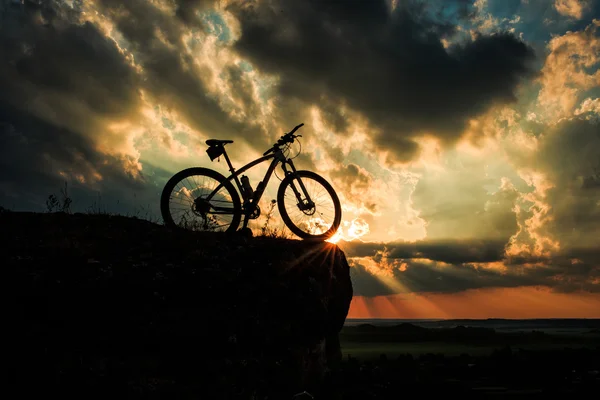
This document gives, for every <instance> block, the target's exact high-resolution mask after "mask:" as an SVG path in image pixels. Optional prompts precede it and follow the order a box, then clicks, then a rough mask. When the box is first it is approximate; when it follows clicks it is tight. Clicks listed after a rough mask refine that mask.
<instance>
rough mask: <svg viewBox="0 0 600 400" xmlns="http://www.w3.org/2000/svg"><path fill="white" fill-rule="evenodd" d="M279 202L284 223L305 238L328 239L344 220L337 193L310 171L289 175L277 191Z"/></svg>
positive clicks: (321, 178) (320, 177)
mask: <svg viewBox="0 0 600 400" xmlns="http://www.w3.org/2000/svg"><path fill="white" fill-rule="evenodd" d="M303 187H304V188H305V189H306V193H305V192H304V189H303ZM307 195H308V196H307ZM277 203H278V207H279V213H280V214H281V218H282V219H283V222H284V223H285V224H286V226H287V227H288V228H289V229H290V230H291V231H292V232H293V233H294V234H296V235H297V236H299V237H301V238H302V239H317V240H326V239H329V238H330V237H331V236H333V235H334V234H335V233H336V232H337V230H338V228H339V226H340V222H341V221H342V207H341V205H340V200H339V198H338V196H337V194H336V193H335V190H333V187H331V185H330V184H329V182H327V181H326V180H325V179H324V178H323V177H322V176H320V175H317V174H315V173H314V172H311V171H296V172H295V173H291V174H289V175H287V176H286V177H285V178H284V179H283V180H282V181H281V185H280V186H279V190H278V191H277Z"/></svg>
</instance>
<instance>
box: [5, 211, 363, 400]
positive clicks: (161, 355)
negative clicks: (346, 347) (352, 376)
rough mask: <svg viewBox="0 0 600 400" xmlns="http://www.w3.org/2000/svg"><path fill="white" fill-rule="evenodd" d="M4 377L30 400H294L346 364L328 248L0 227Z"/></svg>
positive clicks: (336, 266)
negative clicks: (63, 399) (38, 398)
mask: <svg viewBox="0 0 600 400" xmlns="http://www.w3.org/2000/svg"><path fill="white" fill-rule="evenodd" d="M0 226H1V227H2V229H1V234H0V235H1V236H0V243H2V246H3V249H2V252H1V259H0V263H1V264H2V266H3V272H4V276H3V278H4V279H3V281H4V282H5V283H7V288H6V291H5V292H6V294H7V299H8V300H9V302H8V314H7V316H6V318H5V320H4V322H5V324H3V325H4V326H5V330H6V331H8V332H9V339H8V341H7V342H6V343H9V350H10V351H9V354H8V357H7V358H6V359H5V360H9V361H8V365H9V376H10V380H11V382H12V383H13V384H16V385H17V387H18V388H19V391H20V392H22V393H25V392H27V394H28V395H32V394H37V395H43V396H44V397H47V396H48V395H53V396H54V395H60V396H64V395H75V396H77V397H78V398H90V397H95V398H106V397H108V396H114V395H119V396H125V397H130V398H131V397H133V398H148V397H151V398H159V397H160V398H164V397H165V396H166V397H168V398H215V399H230V398H240V399H246V398H253V397H252V396H255V397H254V398H257V399H258V398H267V396H269V397H268V398H290V397H291V395H292V394H293V393H297V392H299V391H301V390H304V389H306V390H311V391H318V390H319V388H320V387H321V383H322V382H323V379H324V378H325V373H326V366H327V363H335V361H336V360H337V361H339V358H340V357H341V353H340V348H339V341H338V332H339V330H340V329H341V328H342V326H343V323H344V321H345V318H346V315H347V312H348V307H349V305H350V301H351V298H352V285H351V281H350V274H349V267H348V264H347V263H346V259H345V257H344V254H343V253H342V252H341V251H340V250H339V249H338V248H337V246H335V245H332V244H329V243H323V242H321V243H309V242H306V241H300V240H286V239H273V238H245V237H243V236H241V235H233V236H232V235H225V234H194V233H190V232H181V231H177V232H171V231H169V230H168V229H166V228H165V227H163V226H160V225H157V224H153V223H150V222H147V221H143V220H138V219H134V218H126V217H118V216H116V217H115V216H107V215H83V214H75V215H68V214H34V213H11V212H8V213H7V212H3V213H1V214H0Z"/></svg>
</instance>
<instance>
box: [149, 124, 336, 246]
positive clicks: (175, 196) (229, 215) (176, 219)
mask: <svg viewBox="0 0 600 400" xmlns="http://www.w3.org/2000/svg"><path fill="white" fill-rule="evenodd" d="M303 125H304V124H300V125H298V126H296V127H295V128H294V129H292V130H291V131H290V132H288V133H286V134H284V135H283V136H281V138H280V139H279V140H278V141H277V143H275V144H273V146H272V147H271V148H270V149H269V150H267V151H266V152H265V153H264V154H263V157H260V158H258V159H256V160H254V161H252V162H250V163H248V164H246V165H245V166H243V167H242V168H240V169H239V170H237V171H236V170H235V169H234V168H233V165H232V164H231V161H230V159H229V157H228V156H227V152H226V151H225V145H226V144H228V143H233V140H219V139H209V140H207V141H206V144H207V145H208V149H207V150H206V152H207V153H208V156H209V157H210V160H211V161H214V159H215V158H218V157H220V156H223V157H224V158H225V161H226V162H227V165H228V167H229V171H230V172H231V175H230V176H228V177H227V178H226V177H225V176H223V175H222V174H220V173H219V172H217V171H214V170H212V169H208V168H202V167H193V168H188V169H184V170H183V171H180V172H178V173H177V174H175V175H174V176H173V177H172V178H171V179H169V181H168V182H167V183H166V185H165V187H164V189H163V192H162V195H161V204H160V208H161V213H162V217H163V220H164V222H165V225H167V226H171V227H179V228H184V229H189V230H194V231H222V232H235V231H237V229H238V226H239V224H240V221H241V218H242V215H243V216H244V222H243V228H242V229H246V228H247V226H248V221H249V220H250V219H256V218H258V217H259V216H260V207H259V206H258V202H259V201H260V199H261V197H262V195H263V193H264V190H265V188H266V186H267V184H268V183H269V179H270V178H271V175H272V174H273V172H274V171H275V168H276V167H277V165H279V164H280V163H281V168H282V170H283V172H284V174H285V176H284V178H283V179H282V180H281V183H280V185H279V189H278V190H277V205H278V209H279V213H280V214H281V218H282V219H283V222H284V223H285V225H286V226H287V227H288V228H289V229H290V231H292V232H293V233H294V234H296V235H297V236H299V237H301V238H303V239H319V240H320V239H322V240H325V239H328V238H330V237H331V236H333V235H334V234H335V233H336V231H337V230H338V228H339V225H340V222H341V219H342V208H341V206H340V200H339V198H338V196H337V194H336V193H335V190H334V189H333V187H332V186H331V185H330V184H329V183H328V182H327V181H326V180H325V179H324V178H323V177H321V176H320V175H318V174H316V173H314V172H312V171H305V170H300V171H298V170H296V167H295V166H294V163H293V161H292V158H288V157H287V155H286V152H288V151H289V148H290V146H291V145H292V144H293V143H294V141H296V140H298V138H300V137H302V135H294V133H295V132H296V131H297V130H298V129H299V128H300V127H302V126H303ZM269 159H273V161H272V162H271V165H270V166H269V168H268V170H267V172H266V174H265V177H264V179H263V180H262V181H261V182H259V183H258V185H257V187H256V190H254V189H253V188H252V186H251V185H250V181H249V179H248V177H247V176H245V175H242V176H241V178H239V176H240V174H243V173H244V172H245V171H247V170H249V169H250V168H252V167H254V166H255V165H258V164H260V163H262V162H264V161H267V160H269ZM288 167H289V169H288ZM232 181H233V182H235V185H236V186H237V189H238V190H239V193H240V194H241V196H242V199H243V203H242V202H241V201H240V196H239V195H238V191H236V189H235V187H234V186H233V184H232ZM296 217H297V218H298V220H295V219H296Z"/></svg>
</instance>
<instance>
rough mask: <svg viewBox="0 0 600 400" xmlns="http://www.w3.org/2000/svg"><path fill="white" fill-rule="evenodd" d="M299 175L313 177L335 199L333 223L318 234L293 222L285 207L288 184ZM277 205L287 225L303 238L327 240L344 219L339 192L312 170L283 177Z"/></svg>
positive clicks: (278, 191)
mask: <svg viewBox="0 0 600 400" xmlns="http://www.w3.org/2000/svg"><path fill="white" fill-rule="evenodd" d="M297 177H300V178H302V177H306V178H310V179H313V180H314V181H316V182H318V183H319V184H320V185H321V186H323V188H324V189H325V190H326V191H327V193H328V194H329V195H330V196H331V200H332V201H333V206H334V210H335V215H334V219H333V223H332V225H331V227H330V228H329V229H328V230H327V231H325V232H323V233H320V234H318V235H313V234H311V233H310V232H306V231H304V230H302V229H301V228H300V227H298V226H297V225H296V224H295V223H293V222H292V220H291V218H290V216H289V213H288V210H287V209H286V208H285V201H284V197H285V191H286V189H287V186H288V185H289V184H290V183H291V182H292V181H293V180H294V179H296V178H297ZM277 205H278V208H279V214H280V215H281V218H282V219H283V222H284V223H285V225H286V226H287V227H288V228H289V229H290V231H292V232H293V233H294V234H295V235H297V236H299V237H300V238H302V239H312V240H327V239H329V238H330V237H332V236H333V235H335V233H336V232H337V230H338V229H339V227H340V223H341V221H342V206H341V204H340V199H339V198H338V195H337V193H336V192H335V190H334V189H333V187H332V186H331V185H330V184H329V182H327V181H326V180H325V178H323V177H322V176H320V175H318V174H316V173H314V172H312V171H296V172H295V173H291V174H289V175H287V176H286V177H285V178H283V180H282V181H281V184H280V185H279V189H278V190H277Z"/></svg>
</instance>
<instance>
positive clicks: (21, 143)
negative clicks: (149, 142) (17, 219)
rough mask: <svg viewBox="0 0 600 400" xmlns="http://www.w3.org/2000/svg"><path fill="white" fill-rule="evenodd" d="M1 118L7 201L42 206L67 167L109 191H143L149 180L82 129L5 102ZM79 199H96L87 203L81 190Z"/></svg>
mask: <svg viewBox="0 0 600 400" xmlns="http://www.w3.org/2000/svg"><path fill="white" fill-rule="evenodd" d="M0 121H2V122H0V199H1V200H2V202H1V204H2V205H4V206H7V207H10V208H14V209H16V210H35V211H41V210H40V207H43V206H44V201H45V200H46V198H47V196H48V195H49V194H52V193H55V192H57V190H58V189H60V188H61V187H62V186H63V185H64V182H65V177H63V176H61V175H60V173H61V172H62V173H63V174H65V175H69V176H79V177H82V178H83V179H84V180H85V181H86V183H87V187H88V189H90V188H91V189H95V190H97V191H99V192H103V193H106V192H107V189H108V190H110V189H112V188H113V187H127V188H128V190H130V191H138V192H142V191H143V190H144V187H145V186H146V184H147V183H148V182H146V181H145V180H144V179H140V178H139V177H134V176H132V175H131V174H129V173H128V172H127V171H125V170H124V162H127V160H124V159H122V158H119V157H116V156H111V155H106V154H101V153H99V152H98V151H97V150H96V149H95V145H94V143H93V142H91V141H90V140H89V139H88V138H86V137H85V136H82V135H81V134H79V133H77V132H73V131H71V130H69V129H67V128H62V127H59V126H56V125H53V124H50V123H48V122H46V121H44V120H42V119H39V118H37V117H35V116H33V115H31V114H28V113H24V112H21V111H19V110H18V109H16V108H14V107H11V106H8V105H7V104H6V103H1V102H0ZM98 178H101V179H99V180H98ZM106 183H108V187H107V186H106ZM76 186H77V184H76ZM78 186H83V185H78ZM71 187H73V185H71ZM71 194H72V193H71ZM73 200H74V201H76V202H77V203H76V204H74V206H78V208H80V207H79V206H83V207H88V206H90V205H91V204H92V202H91V201H89V202H87V201H86V203H85V204H83V203H82V201H84V200H83V197H82V196H81V194H80V195H79V196H73Z"/></svg>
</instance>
